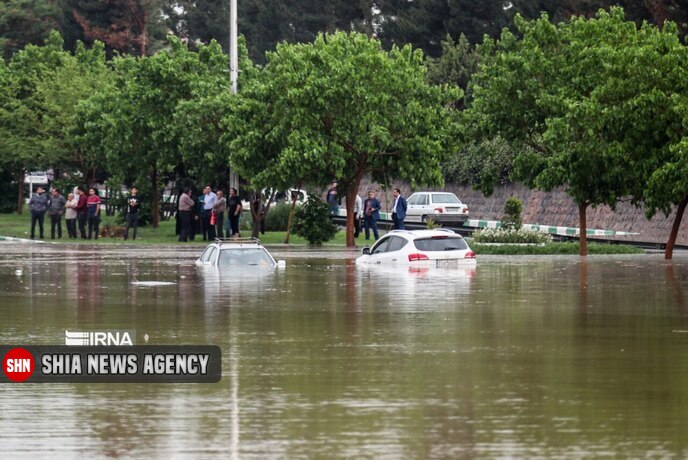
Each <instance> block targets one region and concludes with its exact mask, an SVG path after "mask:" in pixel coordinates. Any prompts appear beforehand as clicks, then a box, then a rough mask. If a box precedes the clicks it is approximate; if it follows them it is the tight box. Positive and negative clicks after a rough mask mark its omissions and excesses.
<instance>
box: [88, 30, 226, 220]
mask: <svg viewBox="0 0 688 460" xmlns="http://www.w3.org/2000/svg"><path fill="white" fill-rule="evenodd" d="M114 65H115V70H116V72H117V83H116V88H115V90H113V91H110V92H109V93H107V94H103V93H99V94H96V95H94V97H93V98H92V99H90V100H89V101H87V103H85V105H84V107H83V108H84V110H83V112H81V117H80V123H81V126H82V131H83V132H84V133H85V134H84V139H85V141H87V146H86V147H87V148H90V149H93V150H95V151H98V150H100V151H102V154H103V155H104V156H105V158H106V159H107V164H108V165H109V167H110V169H111V170H112V171H113V172H117V173H118V175H119V176H120V177H126V178H129V179H130V180H131V181H134V182H136V183H139V184H142V183H143V182H144V181H147V182H148V183H149V184H150V187H151V192H152V194H153V226H154V227H157V225H158V223H159V220H160V216H159V190H160V186H161V181H162V179H163V178H164V177H165V175H166V174H168V173H170V172H171V171H173V170H174V169H175V168H176V167H177V166H178V165H180V164H182V162H183V155H182V152H181V150H180V132H179V129H178V128H177V127H176V126H174V120H175V113H176V112H177V110H178V108H179V106H180V104H181V103H182V102H184V101H186V100H189V99H193V98H194V97H197V94H198V91H201V92H202V91H203V88H205V89H208V88H218V85H219V83H218V81H220V80H226V69H227V57H226V55H225V54H224V53H222V49H221V48H220V46H219V45H218V44H217V43H211V44H210V45H208V46H207V47H202V48H201V49H199V51H198V52H192V51H189V50H188V48H187V47H186V46H185V45H183V44H182V43H181V42H180V41H179V40H178V39H176V38H174V37H172V38H170V50H169V51H164V52H159V53H157V54H155V55H154V56H151V57H141V58H133V57H122V58H117V59H115V61H114ZM201 161H203V160H202V159H201Z"/></svg>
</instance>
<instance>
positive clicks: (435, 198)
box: [432, 193, 461, 204]
mask: <svg viewBox="0 0 688 460" xmlns="http://www.w3.org/2000/svg"><path fill="white" fill-rule="evenodd" d="M432 202H433V203H455V204H461V200H459V199H458V198H457V197H456V195H454V194H453V193H433V195H432Z"/></svg>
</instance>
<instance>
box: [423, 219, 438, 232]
mask: <svg viewBox="0 0 688 460" xmlns="http://www.w3.org/2000/svg"><path fill="white" fill-rule="evenodd" d="M441 227H442V224H438V223H437V221H436V220H435V219H432V218H428V219H427V220H426V221H425V228H427V229H428V230H433V229H436V228H441Z"/></svg>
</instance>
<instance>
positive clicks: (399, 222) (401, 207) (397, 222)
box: [392, 188, 406, 230]
mask: <svg viewBox="0 0 688 460" xmlns="http://www.w3.org/2000/svg"><path fill="white" fill-rule="evenodd" d="M392 196H394V207H393V208H392V222H394V229H395V230H404V219H406V198H404V197H403V196H401V190H399V189H398V188H395V189H394V190H393V191H392Z"/></svg>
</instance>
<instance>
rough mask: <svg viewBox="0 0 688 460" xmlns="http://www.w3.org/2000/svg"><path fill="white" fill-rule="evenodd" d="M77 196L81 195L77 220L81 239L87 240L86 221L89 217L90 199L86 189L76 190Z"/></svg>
mask: <svg viewBox="0 0 688 460" xmlns="http://www.w3.org/2000/svg"><path fill="white" fill-rule="evenodd" d="M76 194H77V195H79V201H78V202H77V204H76V208H75V209H76V220H77V221H78V222H79V233H81V239H83V240H85V239H86V219H87V217H88V198H87V197H86V192H85V191H84V188H83V187H81V186H79V187H77V189H76Z"/></svg>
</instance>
